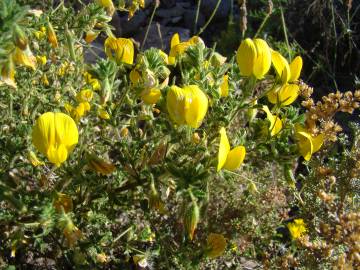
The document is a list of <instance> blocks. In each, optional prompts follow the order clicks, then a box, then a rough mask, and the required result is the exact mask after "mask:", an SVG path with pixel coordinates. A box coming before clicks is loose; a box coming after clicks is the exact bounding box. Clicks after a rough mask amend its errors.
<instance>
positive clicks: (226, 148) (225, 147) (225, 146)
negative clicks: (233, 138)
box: [217, 127, 230, 171]
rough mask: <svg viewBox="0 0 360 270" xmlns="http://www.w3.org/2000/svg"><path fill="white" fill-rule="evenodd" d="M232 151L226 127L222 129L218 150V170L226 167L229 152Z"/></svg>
mask: <svg viewBox="0 0 360 270" xmlns="http://www.w3.org/2000/svg"><path fill="white" fill-rule="evenodd" d="M229 152H230V143H229V139H228V137H227V135H226V130H225V128H224V127H222V128H221V129H220V144H219V152H218V164H217V171H220V170H221V169H222V167H224V165H225V162H226V159H227V156H228V153H229Z"/></svg>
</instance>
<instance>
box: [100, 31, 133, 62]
mask: <svg viewBox="0 0 360 270" xmlns="http://www.w3.org/2000/svg"><path fill="white" fill-rule="evenodd" d="M104 46H105V53H106V55H107V56H108V57H109V58H110V59H115V61H116V62H117V63H121V62H122V63H126V64H129V65H132V64H133V62H134V44H133V42H132V41H131V40H130V39H127V38H114V37H108V38H107V39H106V40H105V44H104Z"/></svg>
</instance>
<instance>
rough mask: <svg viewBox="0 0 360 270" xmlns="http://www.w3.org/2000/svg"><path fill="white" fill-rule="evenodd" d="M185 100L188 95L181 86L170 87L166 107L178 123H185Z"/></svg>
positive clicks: (171, 117)
mask: <svg viewBox="0 0 360 270" xmlns="http://www.w3.org/2000/svg"><path fill="white" fill-rule="evenodd" d="M185 100H186V95H185V93H184V91H183V89H181V88H180V87H177V86H175V85H173V86H171V87H170V90H169V91H168V92H167V96H166V107H167V110H168V113H169V116H170V119H171V120H172V121H174V122H175V123H176V124H178V125H183V124H185Z"/></svg>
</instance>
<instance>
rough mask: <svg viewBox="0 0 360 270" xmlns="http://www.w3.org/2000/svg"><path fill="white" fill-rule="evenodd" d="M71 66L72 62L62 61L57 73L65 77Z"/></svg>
mask: <svg viewBox="0 0 360 270" xmlns="http://www.w3.org/2000/svg"><path fill="white" fill-rule="evenodd" d="M69 67H70V64H69V62H67V61H65V62H64V63H62V64H61V65H60V67H59V69H58V71H57V74H58V75H59V76H60V77H63V76H64V75H65V73H67V72H68V69H69Z"/></svg>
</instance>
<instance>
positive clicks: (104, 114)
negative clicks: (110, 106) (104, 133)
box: [98, 108, 110, 120]
mask: <svg viewBox="0 0 360 270" xmlns="http://www.w3.org/2000/svg"><path fill="white" fill-rule="evenodd" d="M98 116H99V117H100V118H101V119H104V120H108V119H110V115H109V113H108V112H107V111H106V110H105V109H104V108H99V109H98Z"/></svg>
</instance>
